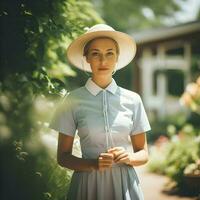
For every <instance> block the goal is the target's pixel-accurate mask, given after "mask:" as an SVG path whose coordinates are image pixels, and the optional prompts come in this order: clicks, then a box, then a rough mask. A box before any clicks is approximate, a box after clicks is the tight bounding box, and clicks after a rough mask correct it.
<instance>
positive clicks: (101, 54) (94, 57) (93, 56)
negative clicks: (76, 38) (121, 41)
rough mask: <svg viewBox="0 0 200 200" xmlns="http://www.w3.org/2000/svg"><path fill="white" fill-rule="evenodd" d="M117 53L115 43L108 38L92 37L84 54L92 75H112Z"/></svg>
mask: <svg viewBox="0 0 200 200" xmlns="http://www.w3.org/2000/svg"><path fill="white" fill-rule="evenodd" d="M117 58H118V53H117V46H116V43H115V42H114V41H113V40H112V39H109V38H97V39H94V40H93V41H92V42H91V44H90V46H89V48H88V52H87V55H86V60H87V62H88V63H89V64H90V66H91V69H92V74H93V75H94V76H101V75H104V76H105V75H109V76H112V72H113V71H114V68H115V64H116V62H117Z"/></svg>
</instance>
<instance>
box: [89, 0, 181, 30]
mask: <svg viewBox="0 0 200 200" xmlns="http://www.w3.org/2000/svg"><path fill="white" fill-rule="evenodd" d="M92 2H94V5H95V6H96V8H97V9H98V10H99V12H100V13H101V16H102V18H103V19H104V20H105V21H106V22H107V23H108V24H110V25H112V26H113V27H114V28H116V29H117V30H121V31H136V30H139V29H140V30H141V29H145V28H150V27H151V28H152V27H156V26H158V25H161V24H163V21H164V20H163V18H164V17H166V16H170V17H171V16H172V14H173V13H174V12H175V11H177V10H180V5H179V4H178V3H177V2H176V1H172V0H170V1H167V2H166V1H165V0H161V1H157V2H155V1H140V0H135V1H131V0H124V1H120V0H110V1H106V0H92ZM145 12H146V13H147V14H144V13H145ZM149 13H150V14H149Z"/></svg>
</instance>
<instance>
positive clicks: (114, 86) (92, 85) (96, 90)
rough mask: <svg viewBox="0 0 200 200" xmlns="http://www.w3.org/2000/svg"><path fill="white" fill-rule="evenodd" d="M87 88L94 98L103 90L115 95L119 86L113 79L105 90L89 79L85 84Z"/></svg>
mask: <svg viewBox="0 0 200 200" xmlns="http://www.w3.org/2000/svg"><path fill="white" fill-rule="evenodd" d="M85 87H86V88H87V90H88V91H89V92H90V93H91V94H92V95H94V96H96V95H97V94H98V93H99V92H100V91H102V90H107V91H109V92H111V93H112V94H115V92H116V90H117V87H118V86H117V84H116V82H115V80H114V79H113V78H112V82H111V83H110V84H109V85H108V86H107V87H106V88H105V89H103V88H101V87H99V86H98V85H97V84H96V83H95V82H94V81H93V80H92V78H89V79H88V80H87V82H86V84H85Z"/></svg>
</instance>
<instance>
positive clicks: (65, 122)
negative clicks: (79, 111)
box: [49, 93, 77, 137]
mask: <svg viewBox="0 0 200 200" xmlns="http://www.w3.org/2000/svg"><path fill="white" fill-rule="evenodd" d="M73 109H74V103H73V102H72V98H71V97H70V94H69V93H68V94H67V95H66V96H65V97H64V98H63V99H62V100H61V103H60V104H59V105H58V107H57V109H56V111H55V113H54V115H53V118H52V120H51V122H50V125H49V128H51V129H54V130H56V131H58V132H61V133H63V134H65V135H69V136H73V137H74V135H75V132H76V128H77V125H76V119H75V116H74V111H73Z"/></svg>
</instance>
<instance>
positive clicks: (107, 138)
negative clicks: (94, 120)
mask: <svg viewBox="0 0 200 200" xmlns="http://www.w3.org/2000/svg"><path fill="white" fill-rule="evenodd" d="M106 94H107V93H106V90H103V116H104V126H105V131H106V145H107V149H108V148H109V147H113V146H114V144H113V139H112V134H111V131H110V127H109V120H108V106H107V95H106ZM109 138H110V142H109ZM109 143H110V145H109Z"/></svg>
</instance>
